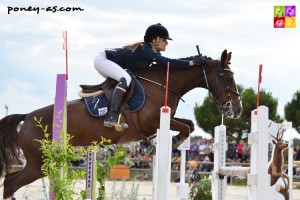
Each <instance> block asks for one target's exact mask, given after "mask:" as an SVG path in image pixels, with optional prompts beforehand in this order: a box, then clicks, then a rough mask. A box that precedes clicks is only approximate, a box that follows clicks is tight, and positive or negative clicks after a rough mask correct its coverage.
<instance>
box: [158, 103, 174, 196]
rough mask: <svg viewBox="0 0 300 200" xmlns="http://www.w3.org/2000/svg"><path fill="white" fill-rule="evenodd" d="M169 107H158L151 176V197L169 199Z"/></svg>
mask: <svg viewBox="0 0 300 200" xmlns="http://www.w3.org/2000/svg"><path fill="white" fill-rule="evenodd" d="M170 118H171V109H170V108H169V107H165V106H163V107H162V108H161V109H160V128H159V130H158V131H157V136H156V138H157V139H156V140H157V141H156V156H155V163H154V176H153V186H154V192H153V199H154V200H169V196H170V195H169V194H170V183H171V151H172V136H171V132H170Z"/></svg>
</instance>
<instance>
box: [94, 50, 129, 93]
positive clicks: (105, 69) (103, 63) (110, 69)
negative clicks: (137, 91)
mask: <svg viewBox="0 0 300 200" xmlns="http://www.w3.org/2000/svg"><path fill="white" fill-rule="evenodd" d="M94 66H95V68H96V70H97V71H98V72H99V74H101V75H102V76H103V77H104V78H107V77H110V78H112V79H114V80H116V81H119V80H120V79H121V78H122V77H123V78H125V79H126V83H127V87H128V86H129V85H130V83H131V77H130V75H129V74H128V73H127V72H126V71H125V70H124V69H123V68H122V67H120V66H119V65H118V64H116V63H114V62H112V61H110V60H108V59H107V58H106V54H105V52H101V53H99V54H98V55H97V56H96V57H95V59H94Z"/></svg>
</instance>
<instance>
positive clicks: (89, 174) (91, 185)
mask: <svg viewBox="0 0 300 200" xmlns="http://www.w3.org/2000/svg"><path fill="white" fill-rule="evenodd" d="M96 152H97V150H93V151H90V152H88V153H87V157H86V186H85V188H86V192H87V195H86V196H87V197H86V199H87V200H96V184H97V160H96V157H97V154H96Z"/></svg>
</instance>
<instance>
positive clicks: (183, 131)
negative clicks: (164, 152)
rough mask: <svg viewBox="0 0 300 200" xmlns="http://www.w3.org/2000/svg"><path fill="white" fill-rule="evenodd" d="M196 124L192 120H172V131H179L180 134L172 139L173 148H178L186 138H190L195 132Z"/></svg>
mask: <svg viewBox="0 0 300 200" xmlns="http://www.w3.org/2000/svg"><path fill="white" fill-rule="evenodd" d="M190 127H192V128H194V124H193V122H192V121H191V120H187V119H178V118H172V119H171V123H170V129H171V130H172V131H179V134H178V135H176V136H174V137H173V138H172V148H173V149H175V148H177V147H178V146H179V145H180V144H181V143H182V142H183V141H184V140H185V139H186V138H188V137H189V136H190V134H191V132H192V131H193V130H194V129H192V131H191V128H190Z"/></svg>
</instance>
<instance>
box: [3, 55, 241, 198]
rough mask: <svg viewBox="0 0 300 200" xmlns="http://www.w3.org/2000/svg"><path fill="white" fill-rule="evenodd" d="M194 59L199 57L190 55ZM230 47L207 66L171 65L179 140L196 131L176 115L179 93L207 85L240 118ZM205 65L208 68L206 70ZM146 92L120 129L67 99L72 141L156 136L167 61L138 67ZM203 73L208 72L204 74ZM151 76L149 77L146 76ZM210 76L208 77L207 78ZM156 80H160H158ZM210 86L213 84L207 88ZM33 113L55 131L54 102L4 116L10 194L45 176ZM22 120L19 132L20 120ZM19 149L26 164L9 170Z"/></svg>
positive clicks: (82, 143)
mask: <svg viewBox="0 0 300 200" xmlns="http://www.w3.org/2000/svg"><path fill="white" fill-rule="evenodd" d="M190 59H195V57H191V58H190ZM230 59H231V52H230V53H228V54H227V50H224V51H223V53H222V55H221V60H207V64H206V65H205V66H192V67H190V68H189V69H183V68H172V67H171V68H170V76H169V88H170V91H171V92H169V102H168V106H169V107H170V108H171V124H170V129H171V130H173V131H178V132H179V135H178V136H179V137H180V141H183V140H185V139H186V138H187V137H188V136H189V135H190V133H192V132H193V131H194V124H193V122H192V121H191V120H189V119H179V118H176V117H174V115H175V112H176V109H177V106H178V103H179V100H180V98H181V97H182V96H183V95H184V94H186V93H187V92H189V91H191V90H192V89H194V88H198V87H202V88H206V89H208V88H209V92H210V93H211V94H212V95H213V96H214V98H215V101H216V103H217V105H218V107H219V108H220V110H221V111H222V112H223V113H224V114H226V115H227V116H228V117H231V118H237V117H239V116H240V114H241V112H242V105H241V99H240V95H239V93H238V91H237V87H236V84H235V80H234V77H233V72H232V71H231V70H230V68H229V66H228V64H229V61H230ZM204 68H205V70H203V69H204ZM135 73H136V74H137V75H138V76H140V77H143V79H140V82H141V84H142V85H143V87H144V90H145V93H146V101H145V104H144V106H143V107H142V108H141V109H140V110H138V111H136V112H133V113H130V114H128V113H127V114H126V113H125V117H126V120H127V122H128V123H129V122H130V123H129V128H128V129H127V130H124V131H122V132H117V131H115V130H114V129H112V128H107V127H103V118H96V117H93V116H91V115H90V114H89V113H88V111H87V109H86V106H85V103H84V101H83V100H82V99H77V100H73V101H69V102H68V103H67V116H68V117H67V133H68V134H70V135H71V136H73V138H72V140H71V141H70V143H71V145H73V146H88V145H90V144H91V142H92V141H101V136H103V137H104V138H106V139H111V141H112V143H121V142H130V141H138V140H141V139H145V138H146V137H150V136H152V135H154V134H155V133H156V131H157V129H158V128H159V119H160V108H161V107H162V106H163V105H164V96H165V88H164V87H162V86H160V84H161V85H163V84H164V83H165V79H166V66H165V65H154V66H152V67H150V68H148V69H147V70H136V71H135ZM204 73H205V74H204ZM145 79H149V80H151V81H148V80H145ZM206 79H207V80H206ZM154 82H156V83H154ZM208 86H209V87H208ZM34 117H36V118H37V119H40V118H41V117H42V123H43V125H48V130H52V123H53V105H50V106H47V107H44V108H41V109H38V110H35V111H33V112H31V113H28V114H14V115H9V116H7V117H5V118H3V119H1V120H0V175H3V174H4V173H6V175H5V180H4V192H3V197H4V198H8V197H10V196H12V194H13V193H14V192H15V191H17V190H18V189H19V188H20V187H22V186H24V185H27V184H29V183H31V182H33V181H35V180H37V179H39V178H41V177H43V173H42V171H41V165H42V164H43V160H42V153H41V151H40V143H39V142H37V141H35V140H36V139H37V140H42V139H44V133H43V131H42V129H41V128H40V127H37V126H36V125H37V122H36V121H34ZM21 121H24V123H23V126H22V128H21V129H20V131H19V132H18V131H17V126H18V124H19V123H20V122H21ZM19 148H21V149H22V151H23V153H24V156H25V158H26V160H27V162H26V166H25V167H24V169H22V170H20V171H18V172H13V173H11V168H12V165H13V163H14V162H15V161H16V160H17V159H18V151H19Z"/></svg>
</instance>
